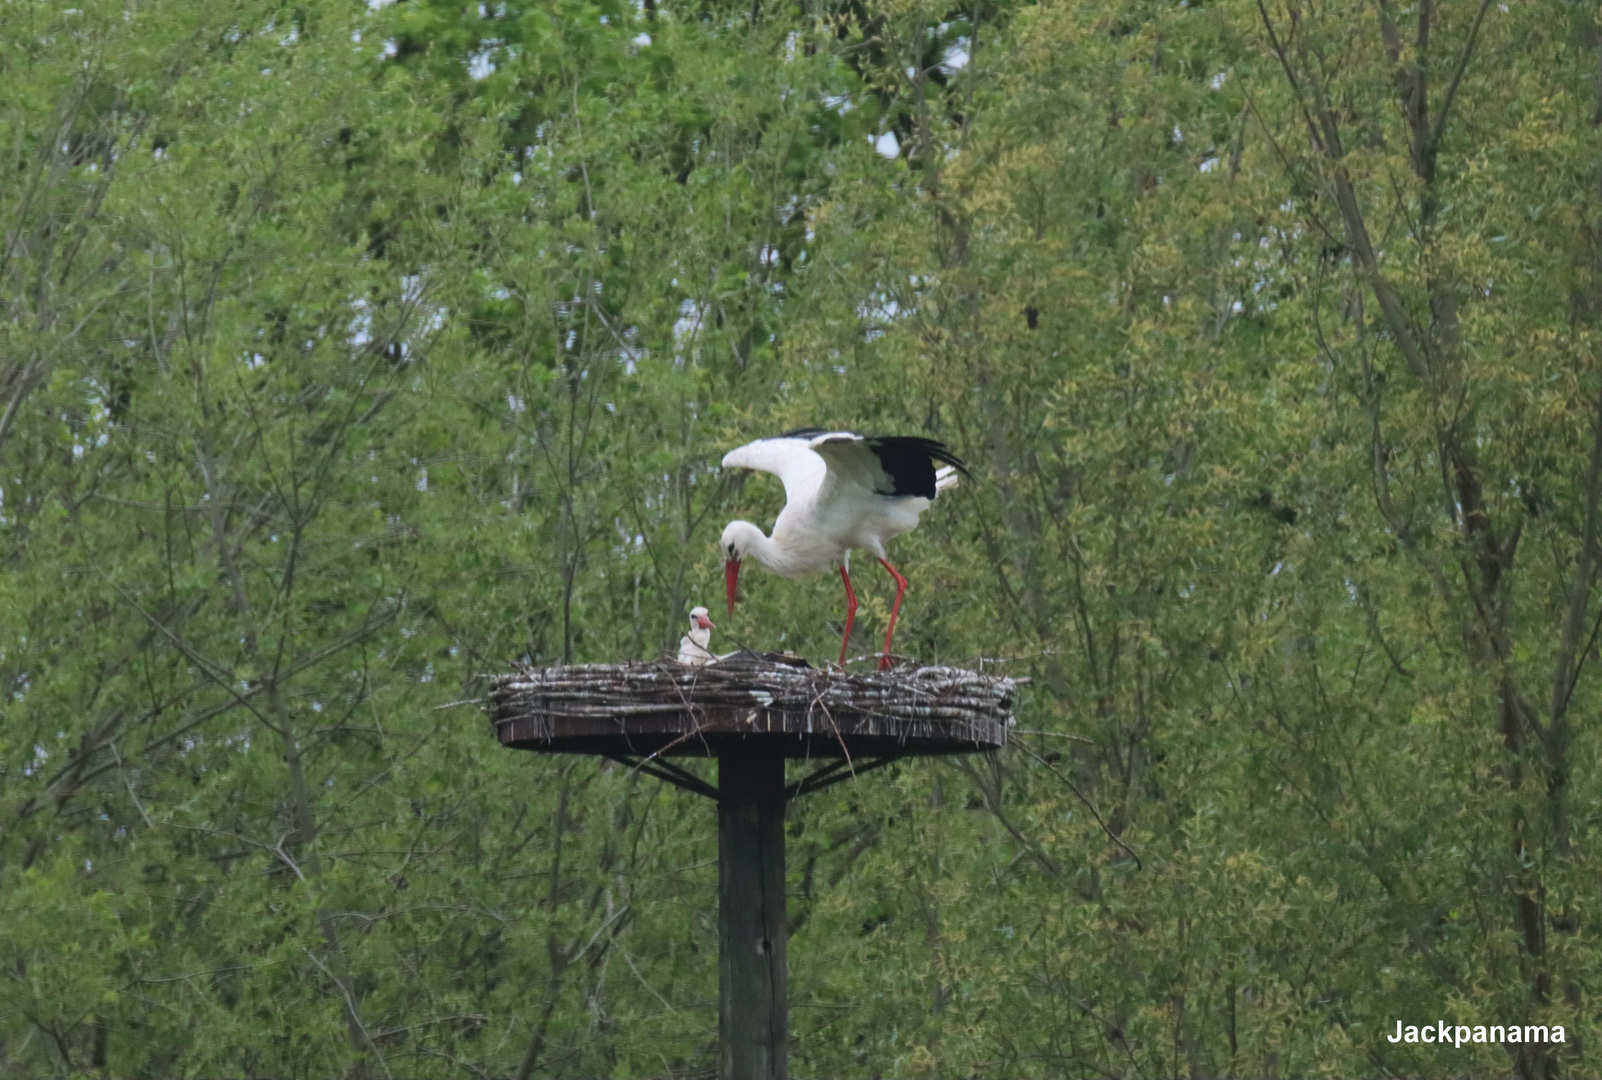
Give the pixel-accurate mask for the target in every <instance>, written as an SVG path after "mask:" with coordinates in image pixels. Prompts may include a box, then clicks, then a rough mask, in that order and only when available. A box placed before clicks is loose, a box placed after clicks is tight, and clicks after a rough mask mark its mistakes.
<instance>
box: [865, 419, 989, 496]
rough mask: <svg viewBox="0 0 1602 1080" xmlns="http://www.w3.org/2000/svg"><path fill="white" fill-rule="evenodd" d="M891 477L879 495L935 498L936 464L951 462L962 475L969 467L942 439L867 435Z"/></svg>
mask: <svg viewBox="0 0 1602 1080" xmlns="http://www.w3.org/2000/svg"><path fill="white" fill-rule="evenodd" d="M864 441H865V442H866V443H867V444H868V449H870V450H872V451H873V453H874V456H875V457H877V458H878V459H879V465H880V467H881V468H883V469H884V471H885V474H886V475H887V476H889V477H890V482H891V490H889V491H882V492H880V494H881V495H921V496H923V497H924V498H925V499H932V498H934V497H935V463H936V462H939V463H941V464H943V465H950V466H951V467H952V468H954V469H956V470H957V471H958V472H959V473H961V474H962V475H963V476H967V475H968V466H967V465H965V464H963V461H962V459H961V458H959V457H958V456H957V455H956V454H953V453H952V452H951V448H950V447H949V446H947V445H946V444H945V443H943V442H938V441H936V440H934V439H925V438H923V437H922V436H920V435H870V436H868V437H867V438H866V439H865V440H864Z"/></svg>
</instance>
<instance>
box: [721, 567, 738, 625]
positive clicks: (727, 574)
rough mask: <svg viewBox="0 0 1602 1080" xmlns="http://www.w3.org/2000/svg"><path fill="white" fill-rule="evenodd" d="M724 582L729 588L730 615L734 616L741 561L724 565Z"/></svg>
mask: <svg viewBox="0 0 1602 1080" xmlns="http://www.w3.org/2000/svg"><path fill="white" fill-rule="evenodd" d="M723 582H724V584H725V585H727V586H728V587H729V614H730V615H733V614H734V592H735V590H736V589H737V588H738V587H739V584H740V560H739V559H730V560H729V561H728V562H726V563H724V564H723Z"/></svg>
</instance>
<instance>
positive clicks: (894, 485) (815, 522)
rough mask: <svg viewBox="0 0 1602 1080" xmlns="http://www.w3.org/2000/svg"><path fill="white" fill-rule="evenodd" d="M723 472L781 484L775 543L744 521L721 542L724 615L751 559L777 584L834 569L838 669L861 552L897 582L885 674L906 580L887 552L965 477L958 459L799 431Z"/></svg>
mask: <svg viewBox="0 0 1602 1080" xmlns="http://www.w3.org/2000/svg"><path fill="white" fill-rule="evenodd" d="M723 467H724V468H725V469H728V468H740V469H758V470H761V471H762V472H769V473H772V474H773V475H775V476H777V477H778V478H779V479H780V480H782V481H783V482H784V497H785V504H784V509H783V510H782V511H780V512H779V517H778V520H776V521H775V522H774V523H773V535H772V536H765V535H763V533H762V530H761V529H759V528H757V527H756V526H755V525H753V524H751V523H750V522H749V521H731V522H729V524H728V526H727V527H726V528H725V529H724V530H723V538H722V539H721V540H720V541H719V544H720V545H721V547H722V548H723V555H724V559H725V562H724V580H725V583H726V585H727V587H728V593H729V614H731V615H732V614H734V597H735V591H736V588H737V586H738V584H739V577H740V562H741V560H742V559H747V558H751V559H755V560H756V561H757V562H758V563H760V564H762V565H763V566H764V567H766V568H767V569H769V570H771V571H773V572H774V573H775V574H778V575H779V576H781V577H788V578H797V577H803V576H805V575H807V574H817V573H824V572H826V571H828V570H829V569H830V568H832V567H834V566H839V567H840V580H841V581H842V582H843V583H844V584H845V591H846V624H845V639H844V640H843V641H841V643H840V663H842V664H844V663H845V655H846V647H847V645H849V643H850V641H851V624H852V622H853V621H854V620H855V619H856V614H857V595H856V592H855V591H854V590H853V589H852V588H851V552H852V551H853V550H856V549H861V550H863V551H866V552H868V553H869V554H871V555H872V556H873V557H874V558H876V559H878V560H879V562H880V564H882V565H883V566H884V568H885V569H886V570H888V571H890V576H891V577H893V578H895V582H896V599H895V603H894V604H893V605H892V606H891V608H890V626H889V628H888V629H887V630H886V631H885V635H884V653H883V655H882V656H880V658H879V670H881V671H883V670H885V669H886V668H888V667H889V666H890V639H891V637H892V636H894V634H895V632H896V618H897V616H898V615H900V613H901V598H902V597H903V596H904V595H906V591H907V579H906V578H904V577H902V576H901V574H900V573H899V572H897V570H896V568H895V567H893V566H891V565H890V562H889V560H888V558H887V557H886V555H885V547H884V546H885V544H886V543H887V542H889V541H890V540H891V539H893V538H895V537H897V536H900V535H901V534H902V533H905V532H911V531H912V530H913V529H915V528H916V527H917V525H918V518H919V516H920V515H922V514H923V512H924V511H925V510H927V509H929V506H930V504H932V503H933V502H934V499H935V496H937V495H938V494H939V493H940V492H942V491H944V490H946V489H947V488H949V487H952V486H954V485H955V484H956V483H957V478H958V476H959V475H966V474H967V469H966V467H964V465H963V463H962V459H960V458H958V457H957V456H956V455H955V454H953V453H952V452H951V450H950V448H949V447H947V446H946V444H945V443H941V442H936V441H935V440H933V439H924V438H920V437H917V436H911V435H857V434H854V433H852V432H849V431H824V430H823V429H822V428H797V429H796V430H795V431H787V432H785V433H784V434H783V435H778V436H775V437H774V438H771V439H758V440H757V441H756V442H753V443H746V444H745V445H744V446H742V447H740V448H739V449H737V450H730V451H729V452H728V453H727V454H725V455H724V457H723Z"/></svg>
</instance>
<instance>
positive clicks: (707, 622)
mask: <svg viewBox="0 0 1602 1080" xmlns="http://www.w3.org/2000/svg"><path fill="white" fill-rule="evenodd" d="M695 619H696V623H697V625H699V626H700V627H701V629H702V630H716V629H717V627H716V626H713V625H712V620H711V619H709V618H707V617H706V616H705V615H697V616H696V617H695Z"/></svg>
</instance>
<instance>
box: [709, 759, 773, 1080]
mask: <svg viewBox="0 0 1602 1080" xmlns="http://www.w3.org/2000/svg"><path fill="white" fill-rule="evenodd" d="M789 930H790V926H789V922H788V913H787V912H786V910H785V903H784V758H783V757H782V756H780V755H779V754H777V753H775V748H772V747H766V746H761V745H759V744H757V743H756V740H752V741H751V743H750V744H745V745H742V744H734V745H731V746H728V747H726V748H725V749H724V750H723V751H722V752H721V753H720V754H719V755H718V1042H719V1045H720V1046H721V1049H722V1052H721V1055H720V1062H719V1065H718V1076H719V1078H720V1080H787V1077H788V1075H789V1068H788V1065H787V1063H786V1060H785V1052H786V1045H785V1041H786V1025H787V1021H788V1016H787V1013H788V1007H787V1005H786V1001H785V994H786V989H787V988H786V981H787V977H786V963H787V960H786V952H787V947H788V943H789Z"/></svg>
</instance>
